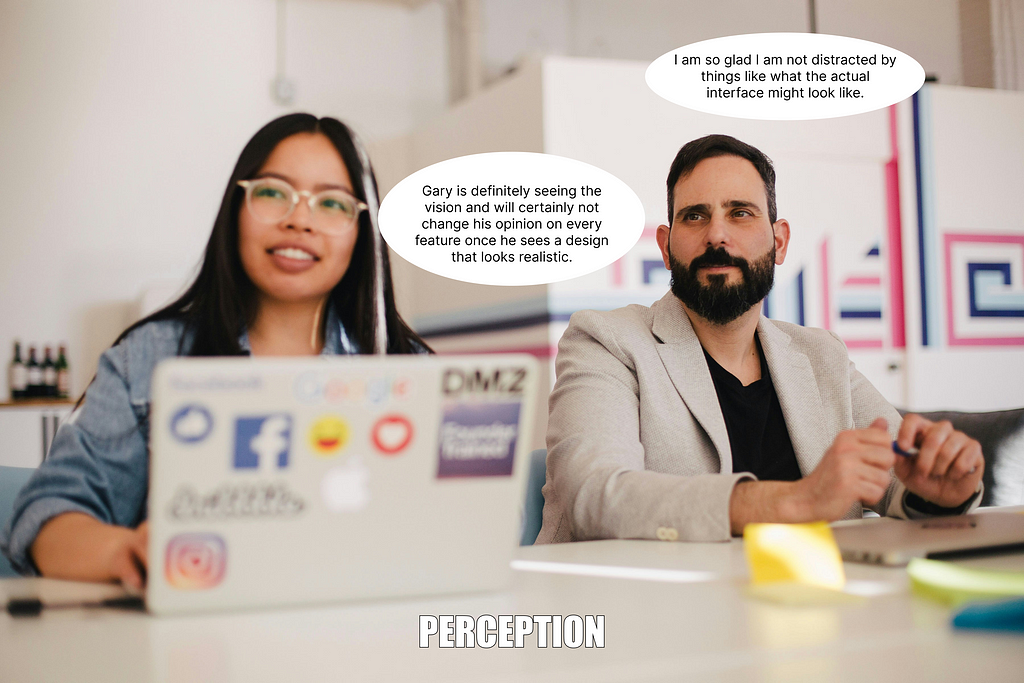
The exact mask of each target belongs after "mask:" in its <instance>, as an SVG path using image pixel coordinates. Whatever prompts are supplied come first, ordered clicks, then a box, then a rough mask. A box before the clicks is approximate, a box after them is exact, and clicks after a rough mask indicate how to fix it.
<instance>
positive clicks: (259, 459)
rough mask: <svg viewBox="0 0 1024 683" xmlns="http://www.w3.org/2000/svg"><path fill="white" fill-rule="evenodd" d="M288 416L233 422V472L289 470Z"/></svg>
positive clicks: (289, 436) (262, 417)
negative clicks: (273, 467) (270, 468)
mask: <svg viewBox="0 0 1024 683" xmlns="http://www.w3.org/2000/svg"><path fill="white" fill-rule="evenodd" d="M291 438H292V418H291V415H286V414H284V413H276V414H272V415H264V416H261V417H240V418H238V420H237V421H236V422H235V458H234V467H235V469H259V468H260V467H263V468H267V467H272V466H273V465H271V463H276V465H277V467H278V468H279V469H280V468H284V467H288V454H289V451H290V450H291Z"/></svg>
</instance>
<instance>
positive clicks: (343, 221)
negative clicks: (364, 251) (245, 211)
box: [238, 178, 366, 235]
mask: <svg viewBox="0 0 1024 683" xmlns="http://www.w3.org/2000/svg"><path fill="white" fill-rule="evenodd" d="M238 184H239V186H241V187H243V188H245V205H246V206H247V207H248V208H249V213H251V214H252V216H253V218H255V219H256V220H258V221H261V222H263V223H280V222H281V221H283V220H285V219H286V218H288V216H290V215H292V212H293V211H295V207H297V206H298V205H299V201H300V200H301V199H302V197H305V198H306V202H307V204H308V205H309V213H310V215H311V216H312V221H313V226H314V227H315V228H317V229H318V230H321V231H323V232H324V233H330V234H334V235H342V234H345V233H347V232H348V231H350V230H352V228H354V227H355V226H356V219H358V218H359V214H360V212H362V211H363V210H365V209H366V204H364V203H363V202H361V201H359V200H358V199H356V198H355V197H353V196H352V195H351V194H349V193H348V192H346V191H345V190H324V191H323V192H317V193H316V194H313V193H312V192H310V191H309V190H303V191H302V192H299V191H298V190H296V189H295V188H294V187H292V186H291V185H290V184H289V183H287V182H285V181H284V180H280V179H278V178H259V179H257V180H239V181H238Z"/></svg>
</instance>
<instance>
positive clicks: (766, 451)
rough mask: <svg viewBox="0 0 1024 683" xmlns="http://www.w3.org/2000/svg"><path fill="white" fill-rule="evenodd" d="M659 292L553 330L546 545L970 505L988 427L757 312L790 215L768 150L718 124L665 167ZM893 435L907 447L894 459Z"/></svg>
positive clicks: (824, 338) (710, 537)
mask: <svg viewBox="0 0 1024 683" xmlns="http://www.w3.org/2000/svg"><path fill="white" fill-rule="evenodd" d="M667 190H668V217H669V224H668V225H661V226H658V233H657V239H658V246H659V247H660V248H661V253H662V256H663V258H664V261H665V267H666V268H667V269H669V270H671V271H672V290H671V292H669V293H667V294H666V295H665V296H664V297H662V299H661V300H659V301H657V302H656V303H655V304H654V305H653V306H651V307H646V306H627V307H625V308H621V309H618V310H614V311H608V312H598V311H580V312H578V313H576V314H574V315H573V316H572V318H571V319H570V321H569V327H568V329H567V330H566V332H565V334H564V335H563V336H562V339H561V341H560V342H559V344H558V357H557V360H556V364H555V365H556V371H557V381H556V382H555V388H554V391H553V392H552V394H551V399H550V417H549V422H548V433H547V445H548V460H547V483H546V485H545V486H544V499H545V505H544V524H543V528H542V529H541V532H540V536H539V537H538V539H537V542H538V543H552V542H561V541H573V540H588V539H597V538H657V539H661V540H667V541H675V540H683V541H724V540H727V539H729V538H730V537H731V536H732V535H738V534H741V533H742V531H743V527H744V525H745V524H747V523H750V522H810V521H817V520H826V521H833V520H837V519H843V518H859V517H861V516H862V515H863V507H865V506H866V507H869V508H871V509H873V510H875V511H876V512H878V513H879V514H882V515H889V516H894V517H902V518H919V517H924V516H929V515H944V514H960V513H963V512H967V511H969V510H971V509H973V508H974V507H976V506H977V505H978V503H979V502H980V500H981V477H982V472H983V470H984V465H985V463H984V459H983V458H982V454H981V447H980V445H979V444H978V442H977V441H974V440H973V439H971V438H969V437H968V436H966V435H965V434H963V433H962V432H958V431H955V430H954V429H953V428H952V426H951V425H950V424H949V423H948V422H938V423H932V422H930V421H928V420H926V419H924V418H922V417H921V416H918V415H907V416H906V418H901V417H900V414H899V413H898V412H897V411H896V410H895V409H894V408H893V407H892V406H891V405H889V403H888V402H887V401H886V400H885V399H884V398H883V397H882V395H881V394H879V393H878V391H877V390H876V389H875V388H874V387H873V386H871V383H870V382H868V380H867V379H865V377H864V376H863V375H861V374H860V373H859V372H858V371H857V370H856V369H855V368H854V367H853V364H852V363H851V362H850V359H849V356H848V354H847V350H846V347H845V345H844V344H843V342H842V341H840V340H839V338H838V337H836V336H835V335H834V334H832V333H830V332H827V331H825V330H820V329H813V328H806V327H801V326H798V325H792V324H789V323H783V322H777V321H773V320H769V319H767V318H765V317H763V316H762V315H761V306H762V301H763V300H764V298H765V296H767V295H768V292H769V291H770V290H771V287H772V282H773V277H774V270H775V265H776V264H781V263H782V262H783V261H784V260H785V258H786V250H787V248H788V247H789V238H790V227H789V223H788V222H786V221H785V220H783V219H779V218H778V217H777V216H776V203H775V171H774V169H773V167H772V163H771V161H770V160H769V159H768V157H766V156H765V155H764V154H763V153H761V152H760V151H759V150H757V149H755V148H754V147H751V146H750V145H747V144H745V143H743V142H740V141H739V140H736V139H735V138H732V137H729V136H725V135H710V136H707V137H704V138H700V139H699V140H694V141H692V142H690V143H687V144H686V145H684V146H683V148H682V149H680V150H679V153H678V154H677V155H676V158H675V161H674V162H673V163H672V167H671V169H670V170H669V174H668V182H667ZM894 442H895V444H898V445H899V447H900V448H901V449H903V450H905V451H907V450H910V449H913V448H917V449H918V454H917V456H916V457H913V458H903V457H899V458H898V457H897V456H896V455H895V449H894Z"/></svg>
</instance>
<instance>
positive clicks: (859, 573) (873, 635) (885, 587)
mask: <svg viewBox="0 0 1024 683" xmlns="http://www.w3.org/2000/svg"><path fill="white" fill-rule="evenodd" d="M544 563H548V564H546V565H545V564H544ZM552 563H553V564H552ZM963 563H964V564H966V565H970V566H980V567H989V568H1000V569H1017V570H1020V569H1024V554H1016V555H1002V556H992V557H988V558H978V559H973V560H966V561H964V562H963ZM515 566H517V567H519V568H520V571H516V572H514V578H513V583H512V585H511V586H510V588H509V590H507V591H505V592H502V593H495V594H477V595H460V596H450V597H437V598H430V599H418V600H394V601H384V602H374V603H369V602H367V603H349V604H345V605H330V606H324V607H318V608H308V609H293V610H273V611H262V612H236V613H230V614H215V615H202V616H189V617H165V618H154V617H150V616H148V615H146V614H144V613H133V612H116V611H113V610H80V609H79V610H54V611H49V612H46V613H44V614H43V615H42V616H40V617H38V618H22V619H13V618H11V617H9V616H8V615H7V614H6V613H4V614H0V681H26V682H27V681H52V680H75V681H76V682H79V683H85V682H87V681H104V682H111V683H112V682H114V681H133V682H134V681H168V682H174V681H189V682H193V681H207V680H209V681H218V682H226V681H319V680H335V679H337V680H380V681H404V680H444V681H521V680H540V681H557V682H558V683H566V682H569V681H588V682H597V681H667V680H680V679H682V680H688V679H693V680H702V681H801V680H806V681H826V680H835V681H866V680H870V681H898V682H899V683H908V682H909V681H956V682H957V683H962V682H963V681H968V680H977V681H984V682H985V683H990V682H993V681H1020V680H1022V678H1024V673H1022V672H1024V638H1021V637H1020V636H1013V635H1004V634H984V635H979V634H974V633H965V632H954V631H953V630H952V629H951V628H950V627H949V618H950V611H949V609H948V608H946V607H944V606H942V605H940V604H938V603H934V602H931V601H929V600H926V599H923V598H920V597H916V596H912V595H911V594H910V593H909V587H908V580H907V576H906V572H905V570H903V569H891V568H883V567H874V566H866V565H856V564H849V563H848V564H847V565H846V570H847V576H848V578H849V579H850V581H851V583H852V584H853V585H854V586H857V587H858V589H859V590H860V591H861V592H862V593H864V594H865V595H873V596H874V597H869V598H866V599H864V600H863V601H861V602H858V603H854V604H841V605H830V606H816V607H785V606H780V605H774V604H770V603H765V602H760V601H756V600H753V599H750V598H748V597H746V596H745V595H744V592H743V587H744V584H745V580H746V575H747V569H746V564H745V561H744V558H743V546H742V543H741V542H740V541H733V542H732V543H721V544H698V543H659V542H653V541H595V542H589V543H575V544H564V545H557V546H533V547H525V548H520V549H519V551H518V552H517V564H516V565H515ZM630 568H641V569H642V570H645V571H641V578H635V579H634V578H622V575H623V574H628V573H629V570H630ZM538 569H547V570H551V569H554V570H557V572H562V573H553V572H551V571H536V570H538ZM565 572H573V573H565ZM594 573H606V574H610V575H611V576H593V575H587V574H594ZM616 577H619V578H616ZM26 581H28V582H33V583H24V582H26ZM80 588H81V586H80V585H72V586H70V587H68V586H64V585H62V584H61V582H51V581H47V580H40V579H35V580H29V579H20V580H19V579H15V580H9V581H3V582H0V590H2V591H4V592H6V593H8V594H10V593H12V592H17V591H22V590H26V589H31V590H38V589H43V590H47V591H50V592H51V595H52V597H51V599H53V598H58V597H60V596H59V595H57V593H59V592H60V591H62V590H70V591H71V592H74V591H75V590H76V589H79V590H80ZM106 590H110V589H109V588H107V589H106ZM420 614H433V615H437V614H465V615H473V616H479V615H482V614H492V615H498V614H525V615H535V614H559V615H570V614H579V615H585V614H603V615H605V618H606V622H605V624H606V626H605V637H606V646H605V647H604V648H603V649H584V648H579V649H568V648H564V647H563V648H561V649H553V648H547V649H541V648H538V647H536V641H535V640H528V641H527V647H526V648H524V649H521V650H520V649H499V648H491V649H481V648H475V649H457V650H456V649H440V648H438V647H437V646H436V641H435V643H434V644H432V646H431V647H430V648H428V649H420V648H419V647H418V646H417V629H418V617H419V615H420Z"/></svg>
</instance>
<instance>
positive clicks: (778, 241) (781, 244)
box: [772, 218, 789, 266]
mask: <svg viewBox="0 0 1024 683" xmlns="http://www.w3.org/2000/svg"><path fill="white" fill-rule="evenodd" d="M772 232H774V233H775V265H777V266H781V265H782V263H783V261H785V260H786V250H788V249H789V221H787V220H786V219H785V218H780V219H779V220H777V221H775V224H774V225H772Z"/></svg>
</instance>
